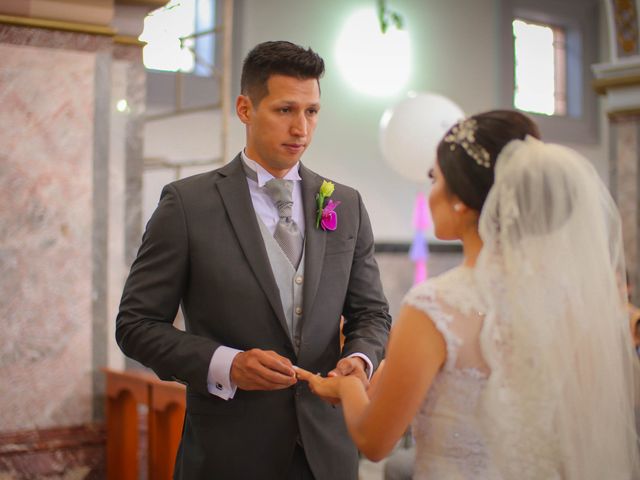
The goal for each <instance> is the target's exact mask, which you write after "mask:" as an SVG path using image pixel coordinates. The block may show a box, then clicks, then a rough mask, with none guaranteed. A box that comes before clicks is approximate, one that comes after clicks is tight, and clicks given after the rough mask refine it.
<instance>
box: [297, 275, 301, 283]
mask: <svg viewBox="0 0 640 480" xmlns="http://www.w3.org/2000/svg"><path fill="white" fill-rule="evenodd" d="M296 283H297V284H298V285H301V284H302V277H301V276H300V275H298V276H297V277H296Z"/></svg>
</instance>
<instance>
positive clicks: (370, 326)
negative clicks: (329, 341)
mask: <svg viewBox="0 0 640 480" xmlns="http://www.w3.org/2000/svg"><path fill="white" fill-rule="evenodd" d="M358 208H359V227H358V233H357V238H356V244H355V250H354V255H353V264H352V266H351V274H350V277H349V284H348V289H347V295H346V297H345V304H344V309H343V315H344V318H345V324H344V335H345V344H344V348H343V351H342V356H343V357H346V356H349V355H351V354H353V353H357V352H359V353H363V354H365V355H366V356H367V357H368V358H369V360H371V363H372V364H373V369H374V371H375V370H376V369H377V368H378V365H379V363H380V361H381V360H382V358H383V357H384V349H385V346H386V343H387V339H388V336H389V330H390V328H391V316H390V315H389V305H388V303H387V299H386V298H385V296H384V293H383V291H382V283H381V282H380V271H379V270H378V264H377V262H376V260H375V258H374V239H373V232H372V230H371V222H370V221H369V216H368V214H367V211H366V209H365V207H364V204H363V203H362V198H361V197H360V194H359V193H358Z"/></svg>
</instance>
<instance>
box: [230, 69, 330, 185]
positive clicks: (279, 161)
mask: <svg viewBox="0 0 640 480" xmlns="http://www.w3.org/2000/svg"><path fill="white" fill-rule="evenodd" d="M267 88H268V93H267V95H266V96H264V97H263V98H262V99H261V100H259V101H258V102H257V105H255V104H254V103H253V102H252V101H251V98H250V97H249V96H247V95H240V96H239V97H238V100H237V102H236V112H237V114H238V117H239V118H240V120H241V121H242V122H243V123H244V124H245V125H246V131H247V148H246V154H247V156H248V157H249V158H251V159H252V160H255V161H256V162H258V163H259V164H260V165H261V166H262V167H263V168H264V169H265V170H267V171H268V172H270V173H271V174H272V175H273V176H275V177H282V176H284V175H285V174H286V173H287V172H288V171H289V170H290V169H291V168H292V167H293V166H294V165H295V164H296V162H298V160H300V157H301V156H302V154H303V153H304V151H305V150H306V149H307V147H308V146H309V145H310V144H311V140H312V138H313V132H314V131H315V128H316V123H317V120H318V112H319V110H320V87H319V86H318V80H317V79H315V78H308V79H299V78H295V77H289V76H285V75H272V76H271V77H269V80H268V81H267Z"/></svg>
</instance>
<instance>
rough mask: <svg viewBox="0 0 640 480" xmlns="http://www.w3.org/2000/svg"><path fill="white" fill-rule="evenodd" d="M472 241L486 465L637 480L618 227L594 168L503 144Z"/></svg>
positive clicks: (569, 157)
mask: <svg viewBox="0 0 640 480" xmlns="http://www.w3.org/2000/svg"><path fill="white" fill-rule="evenodd" d="M480 235H481V237H482V239H483V241H484V247H483V249H482V252H481V254H480V257H479V258H478V263H477V266H476V274H477V276H478V281H479V284H480V286H481V290H482V293H483V295H484V297H485V298H486V299H487V302H488V309H487V315H486V318H485V324H484V328H483V331H482V338H481V342H482V348H483V354H484V356H485V358H486V360H487V362H488V364H489V366H490V367H491V371H492V373H491V376H490V379H489V382H488V385H487V388H486V390H485V393H484V394H483V395H484V397H483V400H482V408H483V409H484V412H483V415H482V418H483V422H484V423H485V428H486V431H487V434H488V436H489V446H490V452H491V455H492V461H493V462H494V463H495V464H496V466H497V467H498V469H499V470H500V472H501V474H502V476H503V477H504V478H505V479H512V478H518V479H536V480H538V479H555V478H562V479H580V480H586V479H594V480H595V479H598V480H603V479H636V478H640V473H639V472H640V465H639V462H638V444H637V441H636V431H635V419H634V407H635V396H634V395H635V394H634V390H635V381H636V378H635V369H636V362H637V360H636V359H635V357H634V352H633V348H632V342H631V336H630V333H629V330H628V320H627V311H626V293H625V289H624V287H625V277H624V273H625V270H624V256H623V250H622V239H621V227H620V219H619V215H618V211H617V209H616V207H615V205H614V202H613V200H612V199H611V197H610V195H609V193H608V191H607V189H606V187H605V186H604V184H603V183H602V182H601V181H600V179H599V177H598V175H597V173H596V171H595V169H594V168H593V167H592V166H591V165H590V164H589V162H588V161H587V160H586V159H584V158H583V157H581V156H580V155H579V154H578V153H576V152H574V151H573V150H570V149H568V148H565V147H562V146H560V145H553V144H545V143H542V142H540V141H538V140H536V139H534V138H532V137H527V138H526V140H524V141H520V140H516V141H513V142H511V143H510V144H509V145H507V146H506V147H505V148H504V150H503V151H502V153H501V154H500V156H499V157H498V160H497V163H496V170H495V183H494V186H493V187H492V189H491V192H490V193H489V196H488V198H487V201H486V203H485V205H484V207H483V210H482V214H481V216H480Z"/></svg>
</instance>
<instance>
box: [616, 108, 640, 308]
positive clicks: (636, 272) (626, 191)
mask: <svg viewBox="0 0 640 480" xmlns="http://www.w3.org/2000/svg"><path fill="white" fill-rule="evenodd" d="M610 121H611V123H610V129H611V135H610V136H611V142H610V150H611V152H610V169H611V171H610V183H611V185H610V187H611V193H612V195H613V197H614V199H615V200H616V203H617V205H618V208H619V209H620V216H621V218H622V237H623V241H624V253H625V262H626V267H627V271H628V274H629V280H630V284H631V286H632V289H631V290H632V292H631V293H632V301H633V303H634V304H636V305H639V304H640V291H639V290H640V288H639V286H640V269H639V268H638V261H639V260H640V206H639V204H640V184H639V179H640V171H639V167H640V166H639V165H638V164H639V163H640V114H631V115H625V114H618V115H611V117H610Z"/></svg>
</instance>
